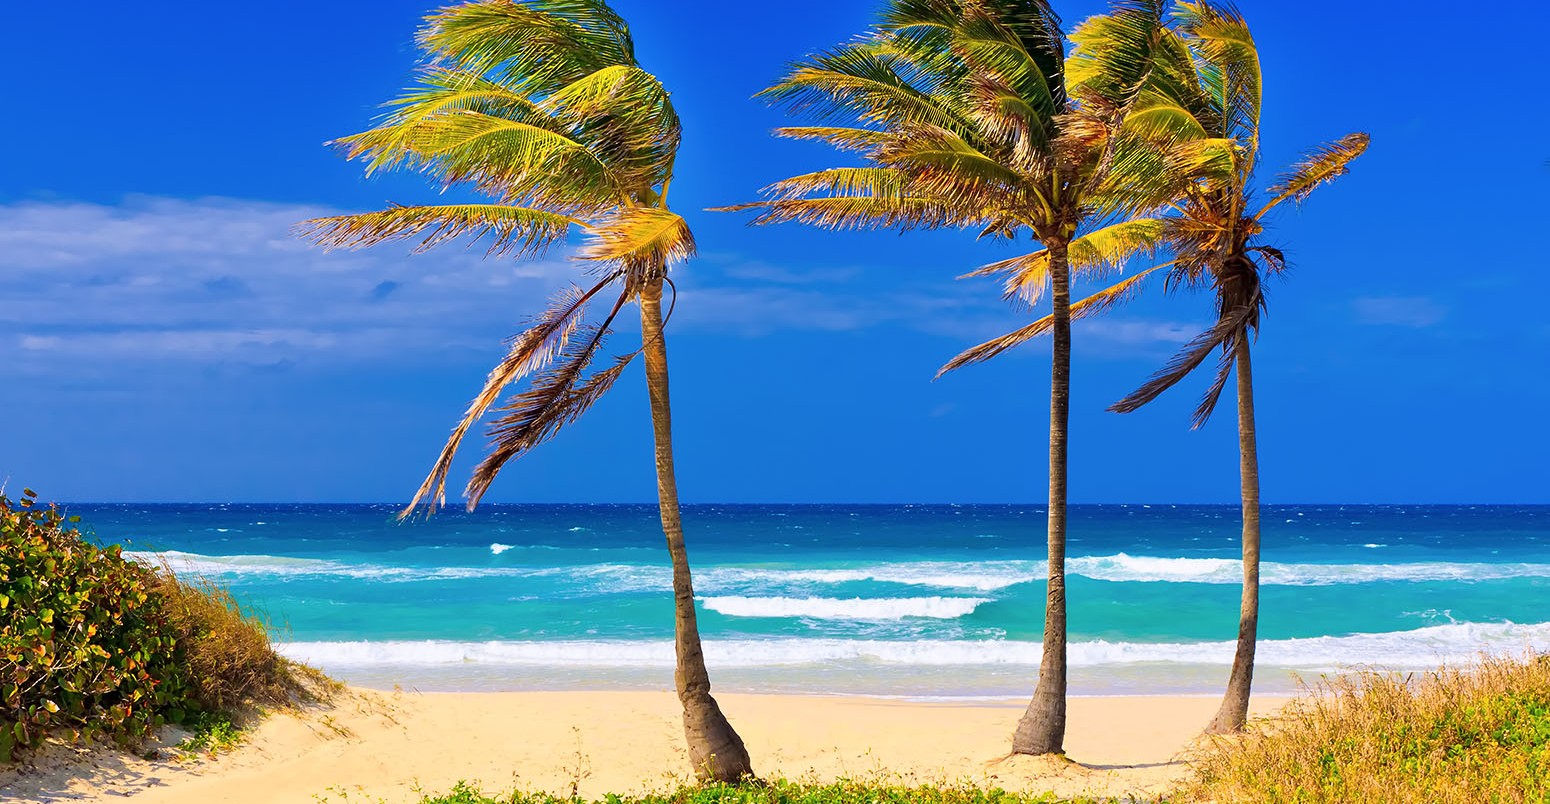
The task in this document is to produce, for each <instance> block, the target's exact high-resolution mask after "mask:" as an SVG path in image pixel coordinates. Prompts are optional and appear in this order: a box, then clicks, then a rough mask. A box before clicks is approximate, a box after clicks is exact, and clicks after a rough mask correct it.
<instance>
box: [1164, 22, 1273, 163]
mask: <svg viewBox="0 0 1550 804" xmlns="http://www.w3.org/2000/svg"><path fill="white" fill-rule="evenodd" d="M1175 13H1176V14H1177V16H1178V18H1179V22H1180V26H1179V27H1180V29H1181V30H1182V31H1183V33H1184V36H1185V39H1186V40H1187V41H1188V42H1189V44H1190V46H1191V50H1192V51H1193V52H1194V53H1195V57H1196V73H1197V75H1198V76H1199V80H1200V84H1201V86H1202V88H1203V89H1204V90H1205V94H1206V96H1207V97H1209V98H1211V99H1212V101H1213V102H1214V103H1215V105H1216V107H1217V109H1218V110H1219V114H1220V119H1221V128H1220V129H1219V130H1218V131H1216V132H1214V133H1215V135H1216V136H1221V137H1232V138H1235V139H1238V140H1240V141H1242V142H1244V143H1245V146H1246V147H1248V148H1249V150H1250V152H1251V153H1252V152H1257V151H1258V150H1259V148H1258V142H1259V115H1260V104H1261V100H1262V98H1261V95H1262V91H1263V85H1262V79H1261V76H1260V64H1259V51H1258V49H1257V48H1256V47H1255V45H1254V36H1253V35H1252V34H1251V33H1250V32H1249V26H1248V22H1247V21H1246V20H1244V18H1243V15H1242V14H1241V13H1239V12H1238V10H1237V9H1236V8H1234V7H1233V6H1232V4H1231V3H1230V2H1224V1H1223V0H1182V1H1181V2H1180V3H1179V4H1178V9H1177V11H1176V12H1175Z"/></svg>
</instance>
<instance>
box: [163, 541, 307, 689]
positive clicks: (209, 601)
mask: <svg viewBox="0 0 1550 804" xmlns="http://www.w3.org/2000/svg"><path fill="white" fill-rule="evenodd" d="M151 592H152V594H154V595H156V596H157V597H159V598H161V600H162V607H163V608H162V611H163V612H164V613H165V615H166V617H167V620H168V622H169V624H170V625H171V627H172V629H173V630H174V632H175V633H176V634H177V644H178V658H179V663H180V664H181V665H182V666H183V667H184V668H185V672H186V678H187V679H188V682H189V686H190V687H191V689H190V698H192V700H193V702H194V703H195V704H196V705H197V708H198V709H199V710H201V711H204V712H228V713H230V712H236V711H237V710H240V709H243V708H245V707H255V706H256V707H265V706H288V705H291V704H293V703H308V702H312V701H314V700H318V699H319V698H323V697H327V696H328V695H329V694H331V693H332V691H333V690H334V689H335V688H336V687H337V684H336V683H335V682H333V681H332V680H330V679H328V678H327V677H326V676H324V675H323V674H322V673H321V672H319V671H317V670H315V669H313V668H311V667H308V666H306V665H303V664H300V663H298V662H293V661H291V660H289V659H287V658H285V657H283V656H281V655H280V654H279V653H277V652H275V649H274V647H273V646H272V644H271V643H270V634H269V632H270V628H269V624H268V622H267V621H265V620H264V619H263V618H261V617H259V616H257V615H256V614H254V613H253V612H248V611H244V610H243V609H242V607H241V605H239V604H238V602H237V599H236V598H235V597H233V596H232V593H231V591H230V590H228V589H226V588H225V587H222V586H220V585H218V584H216V583H214V582H213V581H210V580H208V579H206V578H201V577H195V576H185V577H179V576H178V575H177V574H175V573H174V572H173V571H172V570H171V569H170V568H168V567H166V566H162V567H160V568H158V570H157V572H156V581H155V583H154V586H153V588H152V590H151Z"/></svg>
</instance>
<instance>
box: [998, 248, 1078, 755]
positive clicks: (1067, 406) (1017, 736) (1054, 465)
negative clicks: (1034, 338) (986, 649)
mask: <svg viewBox="0 0 1550 804" xmlns="http://www.w3.org/2000/svg"><path fill="white" fill-rule="evenodd" d="M1066 245H1067V244H1066V243H1065V242H1059V243H1054V244H1050V245H1049V252H1050V285H1051V289H1052V291H1053V293H1052V294H1051V296H1052V300H1053V303H1054V310H1053V311H1052V313H1053V317H1054V330H1053V334H1054V338H1055V347H1054V358H1053V360H1052V361H1051V364H1052V365H1051V369H1050V397H1049V590H1048V597H1047V598H1046V600H1045V603H1044V657H1043V659H1042V660H1040V662H1039V683H1038V686H1036V687H1035V688H1034V691H1033V700H1031V701H1029V702H1028V710H1027V711H1026V712H1024V713H1023V716H1022V719H1021V720H1019V721H1018V722H1017V731H1015V732H1014V733H1013V734H1012V753H1014V754H1034V755H1039V754H1064V753H1065V741H1066V430H1067V425H1068V424H1069V422H1070V418H1071V416H1070V413H1071V274H1070V263H1069V261H1068V259H1067V255H1066Z"/></svg>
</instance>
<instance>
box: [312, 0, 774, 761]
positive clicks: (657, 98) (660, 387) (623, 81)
mask: <svg viewBox="0 0 1550 804" xmlns="http://www.w3.org/2000/svg"><path fill="white" fill-rule="evenodd" d="M419 44H420V46H421V48H422V49H423V50H424V51H425V53H426V54H427V56H428V57H429V59H428V62H427V64H426V66H425V67H424V68H423V70H422V71H421V72H420V74H419V77H418V84H417V85H416V86H415V87H414V88H413V89H411V90H409V91H408V92H407V94H405V95H403V96H402V97H400V98H398V99H397V100H395V101H393V102H391V103H390V104H389V109H390V111H389V112H388V113H387V114H386V115H385V117H384V118H383V119H382V121H381V122H380V123H379V124H378V125H377V126H376V127H374V128H372V129H370V130H368V131H365V132H362V133H360V134H356V135H353V136H350V137H345V138H343V139H341V140H339V141H338V142H337V143H336V145H337V146H338V147H339V148H340V149H342V150H343V152H344V154H345V155H346V156H347V157H349V158H351V159H360V160H362V161H364V162H365V163H366V167H367V172H368V173H372V172H375V171H380V170H411V171H418V172H421V173H423V174H425V175H426V176H428V177H430V178H431V179H433V180H434V181H435V182H437V183H439V184H440V185H442V186H443V187H444V188H455V189H458V190H460V191H472V192H473V193H475V194H477V195H479V196H481V197H483V198H485V199H487V201H486V202H485V203H468V204H447V205H405V206H393V207H390V208H388V209H385V210H381V211H378V212H368V213H363V214H355V215H340V216H334V217H327V218H319V219H316V220H311V221H307V222H306V223H305V224H303V229H304V232H305V233H306V234H307V235H308V236H310V237H311V238H312V239H313V240H315V241H316V242H318V243H320V244H323V245H325V246H328V247H362V246H371V245H376V244H378V243H383V242H387V241H399V240H409V241H412V242H414V243H415V244H416V250H417V251H423V250H425V249H429V248H432V247H434V246H437V245H440V244H443V243H446V242H449V241H452V240H463V241H475V242H482V243H484V244H486V247H487V250H488V254H487V256H491V257H496V256H507V257H521V256H531V255H536V254H539V253H542V252H543V251H544V250H545V249H546V248H548V247H550V246H553V245H555V244H557V243H560V242H562V241H564V240H565V238H566V237H567V235H568V234H569V233H571V232H572V231H576V232H579V233H580V234H581V237H582V244H581V247H580V249H579V253H578V258H579V261H580V262H581V264H582V265H584V266H585V267H586V273H587V274H589V275H590V276H589V278H588V280H587V282H586V284H585V285H583V286H577V287H573V288H571V289H569V290H566V291H564V292H562V293H560V294H559V295H558V296H557V297H555V298H554V299H553V300H552V302H551V304H550V305H549V307H548V308H547V309H545V310H544V311H542V312H541V313H540V314H539V315H538V316H536V317H535V318H534V319H533V320H531V321H530V322H529V323H528V326H527V328H526V329H525V330H524V331H523V332H521V333H520V334H518V335H517V336H516V337H515V338H513V339H512V341H511V345H510V349H509V351H508V353H507V354H506V357H505V359H503V360H502V361H501V362H500V364H499V365H498V366H496V367H495V369H494V370H493V371H492V372H491V373H490V375H489V377H488V379H487V380H486V382H485V384H484V387H483V389H482V390H481V391H480V392H479V394H478V395H477V396H476V397H475V398H474V400H473V402H472V403H471V404H470V405H469V407H468V410H467V411H466V412H465V413H464V415H463V417H462V419H461V421H459V422H458V424H457V426H456V427H455V428H454V429H453V431H452V435H451V437H450V438H449V439H448V441H447V443H446V446H445V447H444V448H443V449H442V451H441V454H440V456H439V457H438V459H437V460H436V463H435V465H434V467H433V469H432V470H431V472H430V475H429V476H428V477H427V478H426V480H425V482H424V484H423V485H422V486H421V487H420V489H419V490H418V492H417V493H416V494H415V497H414V500H413V502H412V503H411V504H410V506H409V508H408V509H406V511H405V515H407V514H409V513H411V512H412V511H413V510H415V509H416V507H417V506H419V505H420V504H425V505H426V506H427V507H428V509H433V508H434V507H436V506H438V505H440V504H442V503H443V502H444V499H445V493H446V482H447V475H448V473H449V472H450V470H451V466H452V461H453V457H454V456H455V455H456V453H457V450H458V447H459V446H460V445H461V443H462V440H463V438H464V436H465V435H467V433H468V431H469V429H470V428H471V427H473V426H474V425H475V424H476V423H477V422H479V421H480V420H481V419H483V418H484V417H485V416H486V414H487V413H489V412H490V409H491V407H492V406H495V405H496V403H497V402H498V401H499V400H500V397H501V394H502V393H503V391H504V390H505V389H506V388H507V387H509V386H511V385H513V384H515V383H519V382H524V381H525V382H526V388H525V390H522V391H520V392H518V393H513V394H512V395H511V396H510V397H509V398H508V399H506V400H505V401H504V402H502V403H501V404H500V406H499V407H496V409H495V410H494V412H493V415H494V419H493V420H492V422H491V423H490V425H489V437H490V449H489V453H488V455H486V456H485V458H484V460H483V461H482V462H481V463H479V465H478V466H477V468H475V470H474V472H473V476H472V478H471V479H470V481H469V483H468V486H467V492H466V493H467V499H468V506H469V508H470V509H471V508H473V507H474V506H475V505H476V504H477V503H478V502H479V500H480V498H482V497H483V496H484V494H485V493H486V492H487V491H488V490H489V488H490V485H491V483H492V482H493V481H494V480H495V477H496V475H497V474H498V473H499V472H500V470H501V468H502V467H503V466H505V465H506V463H507V462H509V461H511V460H512V459H514V458H517V457H519V456H520V455H522V454H524V453H526V452H527V451H529V450H531V449H532V448H534V447H535V446H537V445H538V444H540V443H543V442H544V441H546V440H548V439H550V438H552V437H553V436H554V435H555V434H556V433H557V432H558V431H559V430H560V429H561V428H562V427H564V426H565V425H566V424H569V423H570V422H573V421H575V420H576V419H577V418H578V417H580V416H581V415H582V414H583V413H585V412H586V410H587V409H588V408H589V407H590V406H591V405H592V404H593V403H595V402H596V401H597V400H598V399H599V398H600V397H602V396H603V394H605V393H606V392H607V391H608V390H609V389H610V388H611V387H612V386H613V384H614V383H615V382H616V381H617V380H618V379H619V377H620V376H621V375H622V374H623V373H624V371H625V369H626V368H628V367H629V365H630V364H631V363H632V362H633V360H634V358H635V357H637V356H640V355H642V354H644V356H645V363H646V375H647V385H648V388H649V391H650V399H651V409H652V420H653V424H654V435H655V440H656V465H657V473H658V492H659V495H658V496H659V500H660V503H661V514H662V524H663V530H664V533H665V535H666V537H667V542H668V547H669V551H670V553H671V555H672V559H673V570H674V572H673V589H674V600H675V604H676V615H677V641H676V644H677V654H678V668H677V673H676V679H677V687H678V692H679V697H680V699H681V701H682V703H683V705H684V726H685V732H686V736H687V738H688V743H689V749H690V759H691V761H692V762H693V764H694V769H695V772H696V773H697V774H698V775H699V776H700V777H701V778H702V779H714V780H719V781H737V780H740V779H742V778H745V777H748V776H751V775H752V770H751V767H750V765H749V760H748V753H747V751H746V750H745V749H744V747H743V743H742V740H741V739H740V738H739V737H738V735H737V733H736V732H735V731H734V730H733V729H732V727H731V726H730V724H728V723H727V721H726V718H725V717H724V716H723V715H722V713H721V711H720V709H719V707H718V706H717V704H716V701H715V699H714V698H712V697H711V695H710V680H709V677H708V675H707V671H706V668H705V663H704V657H703V654H702V651H701V646H700V638H699V632H698V627H697V624H696V621H695V610H694V592H693V587H692V580H691V577H690V573H689V564H688V559H687V555H686V553H685V548H684V539H683V531H682V526H681V523H680V520H679V511H678V499H677V487H676V482H675V478H674V472H673V456H672V439H671V417H670V406H669V397H668V381H667V351H666V344H665V341H664V336H663V331H662V328H663V324H664V318H663V315H662V296H663V288H664V285H667V286H669V287H671V281H670V280H668V279H667V272H668V269H669V268H670V267H671V266H672V265H673V264H675V263H677V262H680V261H682V260H684V259H687V258H688V257H690V256H691V255H692V254H693V253H694V249H695V245H694V239H693V236H692V234H691V233H690V230H689V227H688V224H687V223H686V221H685V220H684V219H683V218H682V217H680V216H679V215H678V214H676V213H674V212H672V211H671V210H670V209H669V208H668V206H667V196H668V189H669V186H670V185H671V183H672V179H673V160H674V158H675V156H676V154H677V150H678V144H679V140H680V132H681V130H680V124H679V119H678V116H677V114H676V113H675V112H674V110H673V104H672V101H671V99H670V98H669V96H668V92H667V90H666V89H665V88H664V87H663V85H662V83H661V82H660V81H659V80H658V79H657V78H656V77H655V76H653V75H652V74H651V73H649V72H647V71H646V70H644V69H643V68H642V67H641V66H640V64H639V63H638V62H637V61H636V58H635V48H634V43H633V41H632V40H631V37H630V31H629V28H628V26H627V25H626V24H625V21H624V20H623V19H622V18H621V17H620V16H619V15H618V14H616V13H615V12H614V11H613V10H612V9H611V8H610V7H609V6H608V4H607V3H606V2H604V1H603V0H476V1H475V2H468V3H464V4H462V5H455V6H450V7H447V8H444V9H442V10H440V11H437V12H435V13H433V14H432V15H431V16H430V17H429V18H428V20H427V25H426V26H425V28H424V29H423V30H422V32H421V34H420V37H419ZM632 301H634V302H636V303H637V304H638V305H639V308H640V314H641V344H640V346H639V347H638V348H636V349H635V350H633V351H630V352H628V353H626V354H624V355H622V356H618V357H615V358H613V359H612V360H611V361H608V362H606V363H605V364H604V366H603V367H602V368H596V367H595V366H594V364H595V363H596V362H597V361H598V358H599V356H600V355H601V354H602V353H603V346H604V342H605V340H606V339H607V338H608V337H609V335H610V334H611V333H612V331H613V328H614V326H615V323H616V319H617V318H618V316H619V314H620V313H621V311H622V310H623V309H624V307H625V306H626V305H628V304H629V303H630V302H632ZM599 302H601V303H599ZM594 304H597V305H598V306H599V307H600V308H601V309H602V310H603V311H604V312H603V314H602V315H601V317H594V316H592V315H590V313H591V307H592V306H593V305H594ZM669 312H670V310H669Z"/></svg>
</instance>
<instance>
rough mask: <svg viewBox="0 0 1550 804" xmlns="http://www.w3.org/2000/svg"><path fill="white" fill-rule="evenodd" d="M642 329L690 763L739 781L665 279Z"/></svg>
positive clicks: (702, 776)
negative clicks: (702, 584)
mask: <svg viewBox="0 0 1550 804" xmlns="http://www.w3.org/2000/svg"><path fill="white" fill-rule="evenodd" d="M640 329H641V338H642V339H643V341H644V343H645V350H646V386H647V387H648V388H649V389H650V391H651V422H652V425H653V431H654V433H655V436H656V446H657V500H658V502H659V504H660V507H661V511H662V532H663V534H665V535H666V536H667V551H668V553H670V554H671V555H672V558H673V613H674V619H673V624H674V640H673V646H674V649H675V650H676V652H677V654H678V663H677V669H675V670H674V672H673V681H674V682H675V684H676V686H677V688H678V700H679V702H680V703H682V704H683V708H684V737H685V738H687V739H688V742H689V760H690V762H692V763H693V765H694V774H695V776H696V777H697V778H698V779H699V780H700V781H716V782H739V781H742V780H744V779H747V778H751V777H752V776H753V767H752V766H751V765H750V764H749V761H748V750H747V749H746V748H744V747H743V740H742V738H740V737H738V736H737V732H736V731H734V730H733V729H732V724H731V723H728V722H727V719H726V716H725V715H723V714H721V707H720V706H718V705H717V704H716V699H715V698H712V697H711V694H710V673H709V672H708V671H707V670H706V669H705V654H704V651H703V650H702V649H701V647H700V628H699V624H698V621H697V620H696V618H695V612H694V581H693V578H692V577H691V576H690V574H689V554H688V551H687V550H686V549H685V547H684V531H683V522H682V521H681V519H680V518H679V514H678V481H677V479H676V477H675V476H674V473H673V420H672V408H671V405H670V403H669V401H668V394H667V342H666V341H665V340H663V336H662V280H661V279H656V280H653V281H649V282H648V283H647V285H646V287H645V288H644V289H642V291H641V294H640Z"/></svg>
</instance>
